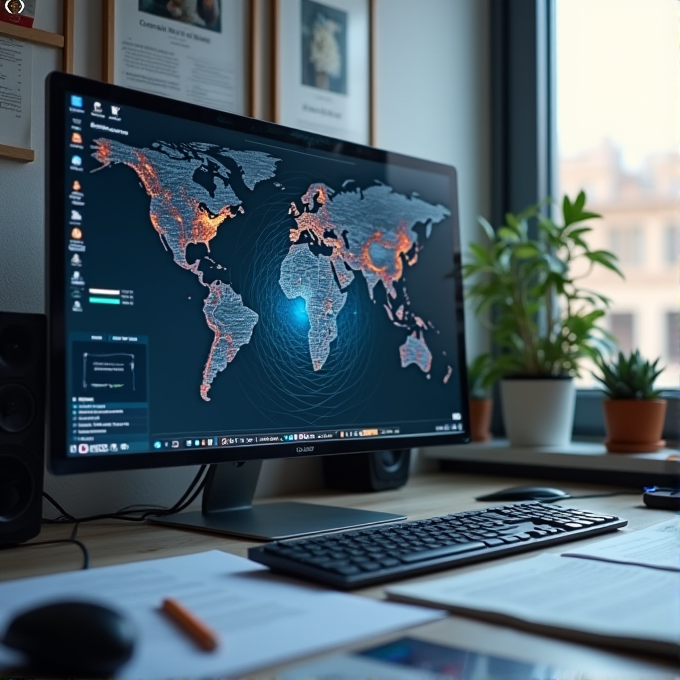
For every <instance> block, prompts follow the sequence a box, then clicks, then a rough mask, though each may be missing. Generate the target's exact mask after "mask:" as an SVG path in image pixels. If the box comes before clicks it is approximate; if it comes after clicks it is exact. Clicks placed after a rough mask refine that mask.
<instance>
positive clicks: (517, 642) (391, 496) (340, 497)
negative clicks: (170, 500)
mask: <svg viewBox="0 0 680 680" xmlns="http://www.w3.org/2000/svg"><path fill="white" fill-rule="evenodd" d="M524 483H527V484H534V485H536V484H541V482H540V481H538V482H537V481H536V480H521V479H520V480H517V479H509V478H507V477H482V476H476V475H463V474H452V473H438V474H429V475H420V476H414V477H412V478H411V479H410V480H409V482H408V484H407V485H406V486H405V487H403V488H401V489H397V490H394V491H385V492H381V493H374V494H342V493H337V492H329V491H317V492H311V493H306V494H300V495H295V496H289V497H286V500H301V501H306V502H312V503H314V502H317V503H325V504H331V505H339V506H346V507H357V508H362V509H367V510H382V511H386V512H400V513H403V514H405V515H407V516H408V518H409V519H418V518H424V517H432V516H436V515H443V514H446V513H449V512H458V511H463V510H470V509H475V508H482V507H484V505H485V504H482V503H479V502H477V501H475V500H474V497H475V496H478V495H480V494H483V493H490V492H492V491H495V490H498V489H500V488H505V487H508V486H519V485H520V484H524ZM543 485H544V486H556V484H555V482H554V481H553V482H548V481H546V482H545V483H543ZM559 486H560V488H562V489H564V490H565V491H568V492H570V493H572V494H573V495H575V496H578V495H586V494H591V493H592V494H597V493H608V492H611V491H612V489H611V488H607V487H601V486H595V485H592V486H591V485H584V484H581V483H565V484H559ZM560 504H561V505H564V506H567V507H569V506H572V507H578V508H583V509H592V510H598V511H601V512H604V513H609V514H616V515H619V516H621V517H624V518H625V519H627V520H628V521H629V524H628V526H627V527H626V528H625V529H623V531H631V530H634V529H641V528H644V527H647V526H650V525H652V524H655V523H657V522H661V521H664V520H666V519H669V518H670V517H671V514H670V513H669V512H667V511H662V510H652V509H650V508H647V507H645V506H644V505H643V503H642V496H641V494H640V495H620V496H612V497H603V498H588V499H585V498H583V499H573V500H566V501H563V502H561V503H560ZM486 505H491V504H486ZM71 530H72V526H71V525H63V526H58V525H45V526H44V527H43V530H42V532H41V534H40V536H39V537H38V538H36V539H35V540H36V541H42V540H51V539H60V538H68V537H69V536H70V533H71ZM77 537H78V539H79V540H81V541H83V542H84V543H85V544H86V546H87V547H88V550H89V552H90V557H91V566H92V567H99V566H105V565H111V564H121V563H127V562H134V561H138V560H145V559H153V558H160V557H171V556H176V555H184V554H189V553H195V552H199V551H203V550H214V549H218V550H224V551H226V552H230V553H233V554H235V555H240V556H242V557H246V555H247V549H248V548H249V547H250V546H252V545H255V543H254V542H253V541H247V540H240V539H232V538H229V537H224V536H217V535H214V534H208V533H202V532H197V531H189V530H179V529H172V528H167V527H163V526H159V525H153V524H147V523H132V522H123V521H119V520H100V521H97V522H93V523H88V524H82V525H81V526H80V528H79V530H78V536H77ZM600 539H601V537H596V538H594V539H588V540H587V541H579V542H578V546H579V547H581V546H584V545H587V543H588V542H589V541H597V540H600ZM548 550H551V551H552V552H563V551H564V550H565V547H564V546H556V547H553V548H552V549H550V548H549V549H548ZM532 554H536V553H525V554H524V555H519V556H513V557H508V558H505V559H506V560H513V559H522V558H525V557H527V556H531V555H532ZM500 562H502V560H496V561H495V562H494V563H496V564H498V563H500ZM81 564H82V555H81V553H80V551H79V550H78V548H77V547H76V546H69V545H66V544H64V545H46V546H35V547H28V546H26V547H22V548H17V549H13V548H10V549H5V550H2V551H0V580H3V581H4V580H11V579H16V578H23V577H27V576H35V575H40V574H48V573H55V572H58V571H69V570H76V569H79V568H80V566H81ZM482 564H484V565H488V564H490V563H488V562H486V563H482ZM475 568H479V565H470V566H467V567H459V568H457V569H456V570H455V572H456V573H462V572H464V571H468V570H471V569H475ZM453 571H454V570H450V571H448V572H446V571H444V572H437V573H435V574H431V575H427V576H421V577H417V578H414V579H412V581H413V582H415V581H423V580H426V579H431V578H439V577H441V576H443V575H446V574H450V573H453ZM355 592H356V593H358V594H362V595H366V596H369V597H376V598H382V597H384V595H383V587H382V586H376V587H371V588H367V589H363V590H359V591H355ZM411 634H414V635H415V636H417V637H422V638H424V639H428V640H431V641H433V642H440V643H442V644H446V645H449V646H453V647H459V648H465V649H470V650H474V651H479V652H486V653H491V654H494V655H496V656H505V657H507V658H513V659H519V660H526V661H533V662H541V663H549V664H551V665H559V666H562V667H564V668H568V669H574V670H580V671H583V672H584V673H593V674H594V673H606V674H607V675H608V676H610V677H612V678H614V677H617V676H618V677H621V675H623V674H624V671H625V677H626V678H629V677H630V678H632V677H637V676H636V675H634V674H640V675H639V677H641V678H642V677H645V678H647V677H668V678H677V675H676V674H675V673H673V672H672V671H673V669H675V670H677V669H678V665H677V664H675V665H673V664H671V663H670V662H666V661H663V660H659V659H649V658H644V657H640V656H628V655H624V654H620V653H618V652H610V651H605V650H601V649H597V648H594V647H592V648H591V647H588V646H584V645H577V644H573V643H567V642H562V641H560V640H557V639H554V638H547V637H543V636H538V635H532V634H528V633H523V632H519V631H516V630H513V629H511V628H507V627H503V626H495V625H490V624H486V623H481V622H477V621H473V620H471V619H466V618H463V617H457V616H450V617H448V618H447V619H445V620H444V621H440V622H437V623H435V624H430V625H428V626H423V627H420V628H418V629H417V630H415V631H409V635H411ZM391 637H392V638H394V635H392V636H391ZM365 645H366V643H363V644H362V645H359V646H365Z"/></svg>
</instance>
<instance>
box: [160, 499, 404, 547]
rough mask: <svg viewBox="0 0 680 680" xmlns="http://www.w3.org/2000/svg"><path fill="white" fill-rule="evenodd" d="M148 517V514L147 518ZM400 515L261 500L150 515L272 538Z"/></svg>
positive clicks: (197, 526) (164, 520) (187, 524)
mask: <svg viewBox="0 0 680 680" xmlns="http://www.w3.org/2000/svg"><path fill="white" fill-rule="evenodd" d="M150 519H151V518H150ZM405 519H406V517H405V516H403V515H395V514H392V513H389V512H375V511H372V510H354V509H352V508H338V507H333V506H330V505H317V504H316V503H292V502H285V503H263V504H262V505H253V506H251V507H249V508H237V509H233V510H222V511H220V512H211V513H207V514H205V513H203V512H201V511H200V510H197V511H195V512H182V513H178V514H176V515H166V516H164V517H154V518H152V519H151V521H153V522H154V523H158V524H165V525H169V526H173V527H178V528H186V529H198V530H200V531H210V532H217V533H221V534H228V535H232V536H242V537H243V538H254V539H258V540H265V541H276V540H281V539H285V538H295V537H297V536H305V535H308V534H318V533H323V532H327V531H337V530H340V529H357V528H361V527H365V526H371V525H375V524H383V523H385V522H394V521H397V520H405Z"/></svg>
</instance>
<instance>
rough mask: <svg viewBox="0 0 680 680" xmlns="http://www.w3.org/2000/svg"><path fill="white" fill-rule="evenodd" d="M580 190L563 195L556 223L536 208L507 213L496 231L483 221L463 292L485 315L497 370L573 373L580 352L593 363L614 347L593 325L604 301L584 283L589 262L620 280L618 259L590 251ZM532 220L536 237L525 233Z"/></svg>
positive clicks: (500, 372) (472, 247) (468, 261)
mask: <svg viewBox="0 0 680 680" xmlns="http://www.w3.org/2000/svg"><path fill="white" fill-rule="evenodd" d="M585 204H586V195H585V193H584V192H583V191H582V192H581V193H579V195H578V196H577V198H576V200H575V201H573V202H572V201H571V200H570V199H569V197H568V196H565V197H564V199H563V201H562V215H561V217H562V220H561V222H562V223H561V224H557V223H556V222H554V221H553V220H552V219H550V218H548V217H546V216H545V215H543V214H541V208H542V205H534V206H530V207H528V208H526V209H525V210H523V211H522V212H521V213H519V214H517V215H514V214H512V213H508V214H507V215H506V216H505V224H503V225H502V226H501V227H500V228H499V229H497V230H495V231H494V229H493V228H492V226H491V225H490V224H489V223H488V222H487V221H486V220H485V219H483V218H480V223H481V225H482V227H483V228H484V231H485V234H486V239H487V243H485V244H481V243H472V244H471V245H470V247H469V251H468V257H467V259H466V261H465V263H464V264H463V269H462V273H463V277H464V279H465V282H466V284H467V288H466V292H467V296H468V299H469V300H470V302H471V303H472V306H473V308H474V309H475V311H476V312H477V313H479V314H480V317H482V318H483V317H484V315H485V314H486V313H487V312H489V318H490V322H489V324H490V328H491V331H492V335H493V340H494V343H495V345H496V346H497V347H498V348H499V353H498V356H496V357H494V362H495V373H496V374H497V375H505V376H507V375H517V376H574V375H579V364H580V362H581V360H582V359H584V358H585V357H589V358H591V359H592V360H593V361H596V360H597V358H598V357H599V356H601V354H602V353H604V352H607V351H609V350H610V349H611V347H612V346H613V339H612V337H611V335H610V334H609V333H608V332H607V331H606V330H605V329H604V328H602V327H600V325H599V322H600V320H601V319H602V317H603V316H604V314H605V310H606V308H607V307H608V306H609V299H608V298H606V297H605V296H604V295H601V294H599V293H597V292H596V291H593V290H590V289H588V288H586V287H584V286H583V285H582V283H583V280H584V279H585V278H586V277H587V276H588V275H589V274H590V272H591V270H592V269H593V268H595V267H604V268H606V269H609V270H611V271H612V272H614V273H616V274H618V275H619V276H621V277H623V274H622V273H621V271H620V270H619V268H618V266H617V264H616V256H615V255H614V254H613V253H610V252H609V251H606V250H593V249H591V248H590V247H589V245H588V243H587V242H586V240H585V237H586V234H588V232H590V231H592V227H589V226H587V225H585V224H584V223H585V222H586V221H588V220H593V219H596V218H599V217H600V215H597V214H596V213H592V212H588V211H587V210H586V209H585ZM533 219H535V220H536V222H537V226H538V238H532V237H531V236H530V235H529V221H530V220H533Z"/></svg>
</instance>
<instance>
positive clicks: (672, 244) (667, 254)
mask: <svg viewBox="0 0 680 680" xmlns="http://www.w3.org/2000/svg"><path fill="white" fill-rule="evenodd" d="M661 257H662V258H663V261H664V262H665V263H666V264H670V265H677V264H678V258H679V257H680V227H678V226H677V225H675V224H669V225H668V226H667V227H666V229H665V231H664V240H663V253H662V254H661Z"/></svg>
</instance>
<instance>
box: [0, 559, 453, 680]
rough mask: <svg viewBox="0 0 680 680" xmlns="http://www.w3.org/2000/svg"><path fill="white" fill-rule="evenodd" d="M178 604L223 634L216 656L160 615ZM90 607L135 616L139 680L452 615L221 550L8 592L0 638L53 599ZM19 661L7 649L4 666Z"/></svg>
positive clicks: (40, 580) (214, 672)
mask: <svg viewBox="0 0 680 680" xmlns="http://www.w3.org/2000/svg"><path fill="white" fill-rule="evenodd" d="M165 597H174V598H176V599H177V600H179V601H180V602H181V603H182V604H184V605H185V606H186V607H187V608H188V609H189V610H190V611H191V612H193V613H194V614H195V615H196V616H197V617H198V618H199V619H201V620H202V621H203V622H204V623H205V624H206V625H207V626H208V627H210V628H211V629H213V630H214V631H216V632H217V633H218V635H219V636H220V646H219V648H218V649H217V651H215V652H211V653H207V652H203V651H201V650H199V649H197V647H196V645H195V644H194V643H193V642H192V641H191V640H189V639H187V638H186V637H185V636H183V635H182V634H181V633H180V632H178V630H177V629H176V627H175V626H174V625H173V624H172V623H171V622H169V621H168V620H167V619H166V618H165V616H163V615H162V614H161V613H160V611H159V607H160V604H161V601H162V599H163V598H165ZM68 599H87V600H90V601H97V602H100V603H103V604H105V605H108V606H111V607H114V608H116V609H118V610H120V611H122V612H124V613H125V614H127V615H128V616H129V617H130V618H131V619H132V621H133V622H134V624H135V627H136V628H137V633H138V637H137V644H136V648H135V653H134V656H133V658H132V660H131V661H130V662H128V664H126V665H125V666H124V667H123V668H122V669H121V671H120V672H119V673H118V674H117V675H116V677H117V678H118V680H126V679H131V678H163V677H168V678H169V677H174V678H177V677H192V678H200V677H211V676H218V675H229V676H232V675H236V674H243V673H249V672H251V671H253V670H256V669H259V668H264V667H266V666H269V665H274V664H278V663H282V662H284V661H288V660H291V659H295V658H297V657H301V656H304V655H308V654H309V655H311V654H314V653H317V652H320V651H324V650H328V649H333V648H336V647H338V646H340V645H344V644H348V643H351V642H356V641H360V640H364V639H366V638H369V637H371V636H374V635H380V634H383V633H388V632H391V631H395V630H399V629H402V628H406V627H410V626H416V625H419V624H422V623H427V622H429V621H433V620H435V619H438V618H441V617H442V616H444V613H443V612H439V611H434V610H429V609H422V608H419V607H411V606H403V605H395V604H393V603H387V602H380V601H377V600H372V599H369V598H365V597H358V596H353V595H347V594H344V593H338V592H333V591H328V590H324V589H320V588H315V587H305V586H303V585H301V586H298V585H289V584H287V583H285V582H283V581H281V580H278V579H277V578H275V577H273V576H272V575H271V574H270V573H269V570H268V569H266V568H265V567H262V566H260V565H258V564H255V563H254V562H250V561H249V560H246V559H244V558H241V557H236V556H234V555H229V554H227V553H223V552H220V551H217V550H214V551H210V552H204V553H199V554H196V555H187V556H183V557H174V558H169V559H160V560H150V561H144V562H136V563H132V564H125V565H121V566H116V567H103V568H100V569H92V570H90V571H78V572H69V573H66V574H56V575H53V576H40V577H36V578H30V579H22V580H19V581H11V582H8V583H3V584H0V602H1V603H2V607H1V609H0V631H2V630H4V628H5V626H6V625H7V624H8V622H9V621H10V619H11V618H12V617H13V616H14V615H16V614H17V613H18V612H19V611H21V610H23V609H26V608H29V607H33V606H37V605H39V604H45V603H46V602H47V601H49V600H68ZM15 660H16V656H14V655H13V654H12V653H11V652H10V650H8V649H5V648H2V647H1V646H0V667H1V666H2V665H8V664H11V663H12V662H13V661H15Z"/></svg>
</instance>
